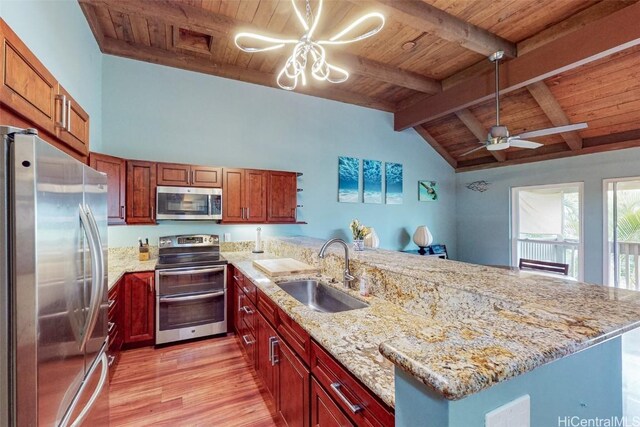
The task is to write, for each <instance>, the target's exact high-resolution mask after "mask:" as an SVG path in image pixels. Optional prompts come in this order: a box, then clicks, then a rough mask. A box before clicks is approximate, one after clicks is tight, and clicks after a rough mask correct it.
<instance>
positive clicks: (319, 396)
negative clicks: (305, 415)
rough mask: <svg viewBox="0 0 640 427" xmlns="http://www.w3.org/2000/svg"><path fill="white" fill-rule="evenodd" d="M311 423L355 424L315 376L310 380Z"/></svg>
mask: <svg viewBox="0 0 640 427" xmlns="http://www.w3.org/2000/svg"><path fill="white" fill-rule="evenodd" d="M311 425H312V426H322V427H351V426H355V424H353V423H352V422H351V420H350V419H349V417H347V416H346V415H345V414H344V412H342V409H340V407H339V406H338V404H337V403H336V402H334V401H333V399H332V398H331V397H330V396H329V395H328V394H327V392H326V391H325V390H324V389H323V388H322V386H321V385H320V384H318V381H316V380H315V378H313V379H312V380H311Z"/></svg>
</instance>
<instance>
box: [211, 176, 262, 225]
mask: <svg viewBox="0 0 640 427" xmlns="http://www.w3.org/2000/svg"><path fill="white" fill-rule="evenodd" d="M267 174H268V172H267V171H261V170H253V169H224V170H223V180H222V182H223V184H222V221H223V222H265V221H266V219H267Z"/></svg>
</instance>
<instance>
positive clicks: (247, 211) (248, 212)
mask: <svg viewBox="0 0 640 427" xmlns="http://www.w3.org/2000/svg"><path fill="white" fill-rule="evenodd" d="M247 219H249V208H247Z"/></svg>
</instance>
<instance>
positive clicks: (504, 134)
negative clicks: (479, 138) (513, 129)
mask: <svg viewBox="0 0 640 427" xmlns="http://www.w3.org/2000/svg"><path fill="white" fill-rule="evenodd" d="M489 136H490V137H491V138H508V137H509V130H508V129H507V127H506V126H491V129H490V130H489Z"/></svg>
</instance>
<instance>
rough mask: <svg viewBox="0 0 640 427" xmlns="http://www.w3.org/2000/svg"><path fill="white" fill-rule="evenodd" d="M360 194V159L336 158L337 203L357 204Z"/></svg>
mask: <svg viewBox="0 0 640 427" xmlns="http://www.w3.org/2000/svg"><path fill="white" fill-rule="evenodd" d="M359 194H360V159H358V158H356V157H338V202H344V203H358V201H359V200H358V199H359Z"/></svg>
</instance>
